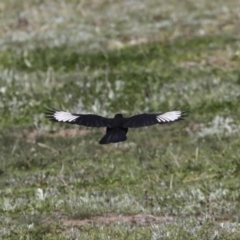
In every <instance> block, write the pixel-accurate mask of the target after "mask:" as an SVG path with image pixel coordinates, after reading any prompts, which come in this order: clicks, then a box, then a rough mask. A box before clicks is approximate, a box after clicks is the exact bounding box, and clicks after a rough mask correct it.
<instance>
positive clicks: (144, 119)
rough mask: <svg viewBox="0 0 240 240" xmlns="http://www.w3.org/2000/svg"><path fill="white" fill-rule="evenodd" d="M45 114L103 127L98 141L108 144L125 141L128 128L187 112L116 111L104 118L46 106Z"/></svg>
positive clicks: (171, 119)
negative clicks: (127, 112) (128, 113)
mask: <svg viewBox="0 0 240 240" xmlns="http://www.w3.org/2000/svg"><path fill="white" fill-rule="evenodd" d="M45 115H46V118H48V119H49V120H51V121H53V122H63V123H69V124H77V125H83V126H86V127H105V128H106V134H105V135H104V136H103V138H102V139H101V140H100V141H99V144H108V143H117V142H123V141H126V140H127V132H128V128H138V127H146V126H151V125H154V124H164V123H171V122H176V121H179V120H182V119H183V118H184V117H186V116H187V112H186V111H181V110H176V111H171V112H163V113H143V114H138V115H135V116H132V117H126V118H125V117H123V115H122V114H121V113H118V114H116V115H115V116H114V118H106V117H102V116H99V115H95V114H76V113H70V112H66V111H64V110H56V109H53V108H47V109H46V112H45Z"/></svg>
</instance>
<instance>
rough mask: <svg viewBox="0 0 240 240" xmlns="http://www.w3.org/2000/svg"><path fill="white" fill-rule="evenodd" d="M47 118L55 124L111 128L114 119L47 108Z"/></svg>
mask: <svg viewBox="0 0 240 240" xmlns="http://www.w3.org/2000/svg"><path fill="white" fill-rule="evenodd" d="M45 116H46V118H48V119H49V120H51V121H53V122H64V123H70V124H78V125H83V126H86V127H109V126H110V125H111V122H112V118H105V117H102V116H99V115H94V114H75V113H70V112H66V111H64V110H56V109H53V108H46V111H45Z"/></svg>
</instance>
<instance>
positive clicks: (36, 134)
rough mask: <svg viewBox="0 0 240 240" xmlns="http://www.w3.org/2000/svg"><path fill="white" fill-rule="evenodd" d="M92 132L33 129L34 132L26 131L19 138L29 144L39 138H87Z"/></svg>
mask: <svg viewBox="0 0 240 240" xmlns="http://www.w3.org/2000/svg"><path fill="white" fill-rule="evenodd" d="M89 132H90V130H88V129H60V130H58V131H56V132H46V131H40V130H37V129H33V130H32V131H29V130H24V131H23V133H22V134H21V135H20V136H19V135H18V136H17V137H19V138H24V139H26V141H27V142H33V141H35V139H36V138H37V137H40V136H47V137H49V136H50V137H67V138H71V137H76V136H85V135H87V134H88V133H89Z"/></svg>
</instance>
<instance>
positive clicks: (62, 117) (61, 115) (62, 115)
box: [53, 111, 79, 122]
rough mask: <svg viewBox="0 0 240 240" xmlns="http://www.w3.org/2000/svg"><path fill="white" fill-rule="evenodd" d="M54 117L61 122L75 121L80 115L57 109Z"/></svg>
mask: <svg viewBox="0 0 240 240" xmlns="http://www.w3.org/2000/svg"><path fill="white" fill-rule="evenodd" d="M53 117H54V118H55V119H56V120H57V121H59V122H74V121H75V120H76V119H77V118H79V116H75V115H73V114H71V113H69V112H64V111H57V112H55V113H54V114H53Z"/></svg>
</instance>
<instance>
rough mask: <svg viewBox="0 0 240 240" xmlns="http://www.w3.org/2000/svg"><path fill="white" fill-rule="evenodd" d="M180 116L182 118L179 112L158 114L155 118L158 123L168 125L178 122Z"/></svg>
mask: <svg viewBox="0 0 240 240" xmlns="http://www.w3.org/2000/svg"><path fill="white" fill-rule="evenodd" d="M181 116H182V112H181V111H172V112H166V113H163V114H160V115H158V116H157V117H156V118H157V121H158V122H159V123H168V122H174V121H176V120H178V119H179V118H180V117H181Z"/></svg>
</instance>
